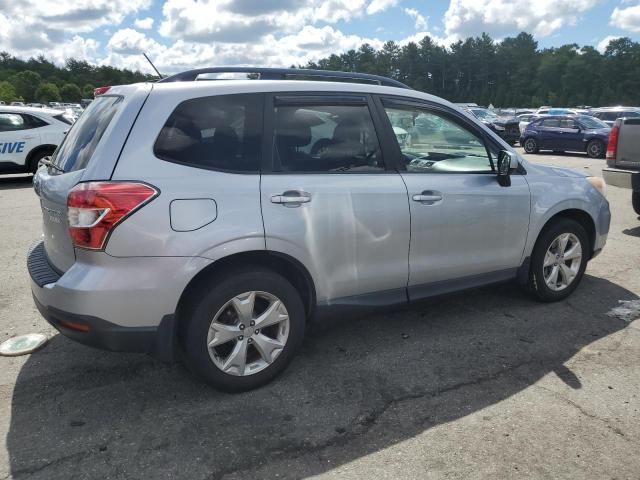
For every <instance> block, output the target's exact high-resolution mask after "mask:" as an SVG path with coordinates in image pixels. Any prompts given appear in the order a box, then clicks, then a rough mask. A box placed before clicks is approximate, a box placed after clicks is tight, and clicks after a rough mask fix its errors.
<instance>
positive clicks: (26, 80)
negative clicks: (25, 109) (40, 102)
mask: <svg viewBox="0 0 640 480" xmlns="http://www.w3.org/2000/svg"><path fill="white" fill-rule="evenodd" d="M41 82H42V77H41V76H40V74H38V73H36V72H34V71H31V70H24V71H22V72H19V73H16V74H15V75H14V76H13V77H11V83H12V84H13V87H14V88H15V89H16V93H17V94H18V95H19V96H21V97H23V98H24V99H25V100H26V101H27V102H31V101H33V100H34V99H35V93H36V90H38V87H39V86H40V83H41Z"/></svg>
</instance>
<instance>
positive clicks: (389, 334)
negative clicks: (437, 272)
mask: <svg viewBox="0 0 640 480" xmlns="http://www.w3.org/2000/svg"><path fill="white" fill-rule="evenodd" d="M530 159H531V160H532V161H534V162H543V163H552V164H556V165H560V166H570V167H573V168H579V169H582V168H588V169H589V170H590V171H591V172H593V173H594V174H598V173H599V172H600V169H601V166H602V165H603V161H602V160H590V159H588V158H586V157H585V156H580V155H573V156H572V155H563V156H552V155H534V156H530ZM630 198H631V195H630V192H629V191H628V190H622V189H617V188H614V187H611V188H610V189H609V200H610V202H611V208H612V211H613V222H612V228H611V232H610V235H609V242H608V244H607V247H606V248H605V250H604V252H603V253H602V254H601V255H600V256H599V257H597V258H596V259H595V260H594V261H593V262H591V264H590V265H589V268H588V270H587V275H586V276H585V278H584V280H583V283H582V285H581V286H580V288H579V289H578V290H577V291H576V292H575V294H574V295H573V296H572V297H571V298H570V299H569V300H567V301H564V302H560V303H555V304H541V303H536V302H535V301H533V300H531V299H530V298H529V297H527V296H526V295H524V294H522V293H521V292H520V291H519V290H518V289H517V288H515V287H514V286H512V285H500V286H493V287H489V288H484V289H480V290H476V291H471V292H466V293H462V294H458V295H452V296H449V297H447V298H442V299H436V300H432V301H429V302H426V303H421V304H419V305H414V306H412V307H410V308H405V309H402V310H397V311H391V312H384V313H380V314H377V315H370V316H366V317H353V318H334V319H332V320H331V321H329V322H326V323H323V324H322V325H315V326H313V327H312V329H311V331H310V332H309V335H308V337H307V339H306V341H305V344H304V347H303V349H302V352H301V353H300V355H299V356H298V357H297V358H296V359H295V360H294V362H293V364H292V365H291V367H290V368H289V369H288V370H287V371H286V372H285V374H284V375H283V376H281V377H280V378H278V379H277V380H276V381H275V382H273V383H271V384H270V385H268V386H267V387H265V388H262V389H260V390H257V391H254V392H249V393H246V394H241V395H227V394H223V393H219V392H216V391H214V390H211V389H210V388H208V387H207V386H205V385H203V384H202V383H201V382H199V381H198V380H196V379H195V378H193V377H192V376H191V375H190V374H189V373H188V372H187V371H185V369H184V368H183V367H181V366H180V365H165V364H162V363H159V362H157V361H155V360H153V359H152V358H150V357H147V356H145V355H134V354H118V353H109V352H103V351H99V350H94V349H91V348H88V347H84V346H82V345H79V344H76V343H74V342H72V341H70V340H67V339H66V338H64V337H62V336H60V335H57V334H56V332H55V331H54V330H53V329H52V328H51V327H49V326H48V325H47V323H46V322H45V321H44V320H43V319H42V318H41V317H40V315H39V314H38V312H37V311H36V309H35V307H34V305H33V302H32V300H31V294H30V291H29V286H28V278H27V275H28V274H27V272H26V268H25V256H26V249H27V246H28V245H29V243H30V242H31V241H32V240H33V239H34V238H37V237H38V236H39V233H40V210H39V207H38V201H37V198H36V196H35V195H34V193H33V191H32V189H31V179H30V177H27V176H22V177H21V176H5V177H2V178H0V225H2V227H1V228H2V230H1V233H0V262H1V263H0V265H2V268H3V270H2V273H1V274H0V280H1V284H2V288H1V289H0V340H4V339H6V338H9V337H11V336H13V335H18V334H23V333H28V332H44V333H47V334H49V335H50V336H51V341H50V343H49V345H47V346H46V347H45V348H44V349H43V350H41V351H39V352H37V353H35V354H33V355H31V356H26V357H15V358H0V439H2V440H0V479H4V478H33V479H65V480H68V479H76V478H77V479H85V478H86V479H89V478H96V479H97V478H100V479H143V478H144V479H149V478H153V479H162V478H172V479H173V478H181V479H182V478H184V479H190V480H191V479H222V478H228V479H247V478H252V479H253V478H270V479H272V478H302V477H317V478H334V477H340V478H347V479H349V478H372V477H373V476H375V478H376V479H383V478H390V479H397V478H416V479H428V478H460V479H475V478H552V479H560V478H576V479H581V480H584V479H590V478H594V479H602V478H611V479H613V478H615V479H638V478H640V455H638V448H639V447H640V412H639V409H640V383H639V380H640V320H636V319H637V318H638V317H639V316H640V305H639V304H638V303H639V302H640V301H638V300H637V299H638V296H640V274H639V267H640V220H639V219H638V218H637V216H636V215H635V214H634V212H633V210H632V208H631V199H630ZM621 301H623V302H632V303H620V302H621ZM634 301H635V303H633V302H634ZM634 308H635V309H636V310H634ZM634 320H635V321H634Z"/></svg>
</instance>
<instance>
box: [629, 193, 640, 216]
mask: <svg viewBox="0 0 640 480" xmlns="http://www.w3.org/2000/svg"><path fill="white" fill-rule="evenodd" d="M631 204H632V205H633V209H634V210H635V212H636V213H637V214H638V215H640V192H633V193H632V194H631Z"/></svg>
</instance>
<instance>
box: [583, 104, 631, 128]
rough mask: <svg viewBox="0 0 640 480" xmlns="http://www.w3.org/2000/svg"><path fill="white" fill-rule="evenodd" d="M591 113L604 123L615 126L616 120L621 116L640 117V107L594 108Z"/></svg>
mask: <svg viewBox="0 0 640 480" xmlns="http://www.w3.org/2000/svg"><path fill="white" fill-rule="evenodd" d="M589 114H590V115H593V116H594V117H596V118H597V119H599V120H602V121H603V122H604V123H606V124H607V125H609V126H610V127H612V126H613V124H614V123H615V121H616V120H617V119H619V118H640V108H635V107H606V108H593V109H591V110H590V111H589Z"/></svg>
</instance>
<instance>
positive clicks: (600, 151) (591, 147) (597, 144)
mask: <svg viewBox="0 0 640 480" xmlns="http://www.w3.org/2000/svg"><path fill="white" fill-rule="evenodd" d="M604 152H605V150H604V143H602V142H601V141H600V140H591V141H590V142H589V143H588V144H587V155H589V157H591V158H603V157H604Z"/></svg>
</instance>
